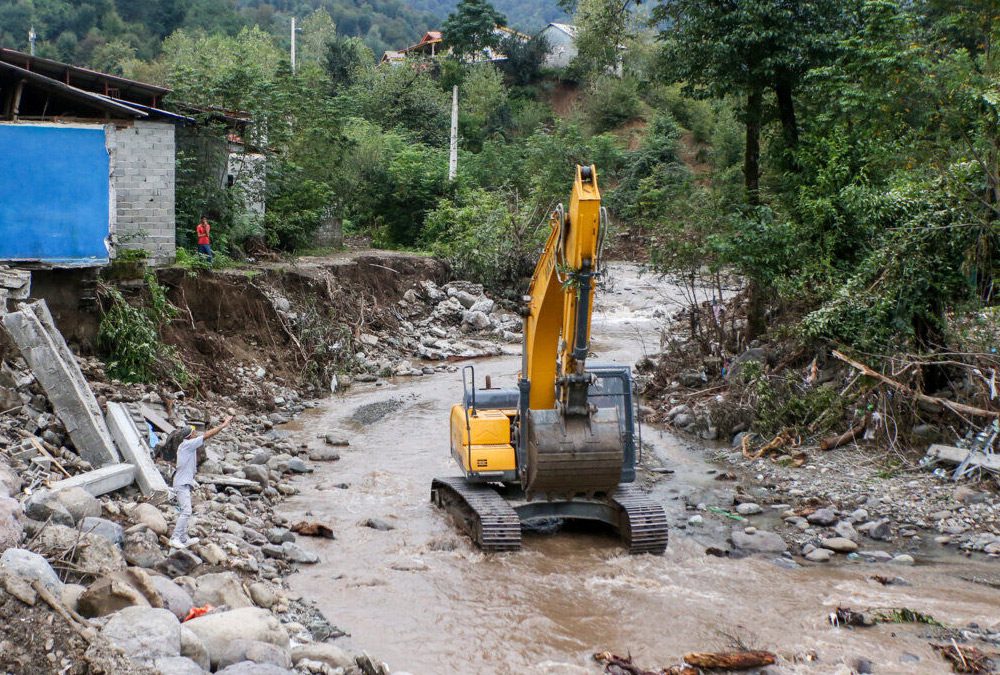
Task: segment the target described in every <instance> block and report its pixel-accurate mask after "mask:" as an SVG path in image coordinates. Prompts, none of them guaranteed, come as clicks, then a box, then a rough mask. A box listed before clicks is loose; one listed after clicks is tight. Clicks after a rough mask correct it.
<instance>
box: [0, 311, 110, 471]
mask: <svg viewBox="0 0 1000 675" xmlns="http://www.w3.org/2000/svg"><path fill="white" fill-rule="evenodd" d="M2 320H3V325H4V328H6V329H7V332H8V333H9V334H10V336H11V338H12V339H13V340H14V343H15V344H17V347H18V349H20V351H21V355H22V356H24V359H25V361H27V362H28V365H29V366H30V367H31V369H32V371H33V372H34V375H35V377H36V378H37V379H38V382H39V383H40V384H41V385H42V387H43V388H44V389H45V393H46V394H47V395H48V397H49V400H50V401H51V402H52V407H53V408H54V409H55V413H56V415H58V416H59V419H60V420H62V423H63V425H64V426H65V427H66V431H67V432H68V433H69V436H70V438H71V439H73V445H75V446H76V449H77V452H78V453H79V454H80V456H81V457H83V458H84V459H85V460H87V461H88V462H90V464H91V466H94V467H102V466H106V465H108V464H116V463H118V461H119V457H118V451H117V450H115V445H114V442H113V441H112V440H111V434H110V433H109V432H108V427H107V425H106V424H105V423H104V417H103V416H102V415H101V409H100V406H98V405H97V399H95V398H94V394H93V392H92V391H91V390H90V386H89V385H88V384H87V381H86V379H85V378H84V377H83V373H82V372H81V371H80V366H79V365H78V364H77V362H76V358H75V357H74V356H73V352H71V351H70V349H69V346H67V344H66V341H65V340H64V339H63V337H62V334H61V333H60V332H59V330H58V329H57V328H56V326H55V323H54V322H53V320H52V315H51V314H50V313H49V309H48V307H47V306H46V304H45V301H44V300H39V301H37V302H34V303H31V304H21V305H20V309H19V310H18V311H16V312H11V313H9V314H4V315H3V319H2Z"/></svg>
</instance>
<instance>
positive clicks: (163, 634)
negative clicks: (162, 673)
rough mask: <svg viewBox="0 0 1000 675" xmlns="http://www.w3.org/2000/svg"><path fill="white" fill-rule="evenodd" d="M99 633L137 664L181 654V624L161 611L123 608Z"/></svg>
mask: <svg viewBox="0 0 1000 675" xmlns="http://www.w3.org/2000/svg"><path fill="white" fill-rule="evenodd" d="M101 632H102V633H103V634H104V636H105V637H106V638H108V640H110V641H111V642H112V643H113V644H115V645H117V646H119V647H121V648H122V649H124V650H125V653H126V654H128V656H129V658H131V659H132V661H135V662H137V663H149V662H151V661H152V660H153V659H158V658H163V657H171V656H180V655H181V623H180V621H178V620H177V617H176V616H174V615H173V614H171V613H170V612H169V611H167V610H165V609H159V608H154V607H126V608H125V609H123V610H121V611H120V612H117V613H115V614H112V615H111V618H110V619H109V620H108V622H107V623H106V624H105V625H104V628H103V629H102V630H101Z"/></svg>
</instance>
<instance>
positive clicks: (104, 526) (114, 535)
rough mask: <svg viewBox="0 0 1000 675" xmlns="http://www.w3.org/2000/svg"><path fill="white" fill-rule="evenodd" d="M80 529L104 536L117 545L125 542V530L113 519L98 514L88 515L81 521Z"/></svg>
mask: <svg viewBox="0 0 1000 675" xmlns="http://www.w3.org/2000/svg"><path fill="white" fill-rule="evenodd" d="M80 531H81V532H83V533H84V534H96V535H100V536H102V537H104V538H105V539H107V540H108V541H110V542H111V543H113V544H114V545H116V546H122V545H123V544H124V543H125V530H124V529H122V526H121V525H119V524H118V523H116V522H114V521H113V520H108V519H107V518H100V517H97V516H87V517H86V518H84V519H83V520H82V522H81V523H80Z"/></svg>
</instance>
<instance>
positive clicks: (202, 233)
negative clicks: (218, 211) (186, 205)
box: [198, 223, 212, 244]
mask: <svg viewBox="0 0 1000 675" xmlns="http://www.w3.org/2000/svg"><path fill="white" fill-rule="evenodd" d="M211 229H212V226H211V225H209V224H208V223H198V243H199V244H207V243H208V233H209V232H210V231H211Z"/></svg>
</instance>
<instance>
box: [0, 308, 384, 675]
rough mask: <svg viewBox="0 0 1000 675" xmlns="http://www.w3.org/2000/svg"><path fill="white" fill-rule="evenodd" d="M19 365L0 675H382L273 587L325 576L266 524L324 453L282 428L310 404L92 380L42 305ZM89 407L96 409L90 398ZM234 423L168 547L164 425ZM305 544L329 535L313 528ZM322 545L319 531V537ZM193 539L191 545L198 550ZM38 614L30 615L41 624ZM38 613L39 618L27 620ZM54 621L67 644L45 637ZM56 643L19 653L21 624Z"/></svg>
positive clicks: (13, 388) (15, 332)
mask: <svg viewBox="0 0 1000 675" xmlns="http://www.w3.org/2000/svg"><path fill="white" fill-rule="evenodd" d="M3 324H4V327H5V328H6V329H7V333H8V334H9V336H10V338H11V339H12V340H13V341H14V342H15V343H16V344H17V345H18V347H19V350H20V353H21V357H22V358H13V359H9V360H8V361H7V362H4V363H3V364H2V366H0V400H2V401H3V403H4V405H3V409H2V410H0V552H2V555H0V607H3V611H2V612H0V625H2V626H3V631H2V632H3V634H4V635H5V636H8V637H7V638H5V640H4V641H3V642H2V643H0V670H4V671H5V672H7V671H10V672H46V670H48V671H51V672H81V673H82V672H115V673H119V672H123V673H124V672H136V673H139V672H153V671H152V670H151V669H154V668H155V669H158V670H159V671H160V672H161V673H165V674H168V675H169V674H174V673H177V674H185V675H186V674H188V673H205V672H220V673H227V674H229V675H233V674H239V673H255V674H264V675H267V674H272V673H273V674H279V673H324V674H333V673H366V674H372V673H386V672H387V670H386V668H385V666H384V665H381V664H378V663H376V662H373V661H372V659H370V658H369V657H368V656H367V655H364V654H361V655H353V656H352V655H350V654H348V653H347V652H345V651H344V650H343V649H342V648H341V647H340V646H339V645H338V644H335V643H334V642H333V641H334V640H335V639H336V638H337V637H339V636H341V635H343V633H342V632H341V631H339V630H337V629H336V628H335V627H334V626H332V625H331V624H330V623H329V622H328V621H326V620H325V619H324V618H323V617H322V616H321V615H320V614H319V613H318V612H317V611H315V610H314V609H312V608H311V607H309V606H307V605H304V604H302V603H301V602H300V601H299V599H298V598H297V597H295V596H294V595H293V594H291V593H290V592H289V591H288V589H287V586H286V585H285V584H284V583H283V578H284V577H285V575H287V574H288V573H289V572H290V571H292V570H293V568H294V566H295V565H297V564H310V563H316V562H318V558H317V556H316V555H315V554H312V553H310V552H308V551H306V550H304V549H303V548H301V547H299V546H298V545H297V544H296V534H294V533H293V532H292V529H301V528H296V527H295V526H294V525H292V524H291V523H288V522H286V520H285V519H284V518H283V517H282V516H280V515H278V514H276V513H275V511H274V508H275V505H276V504H277V503H278V502H279V501H280V500H281V499H283V498H284V497H285V496H286V495H291V494H295V493H296V492H297V488H296V487H295V485H294V484H293V482H292V478H293V477H294V476H296V475H298V474H304V473H307V472H309V471H311V470H312V468H311V466H310V463H311V462H317V461H334V460H336V459H337V458H338V455H337V452H336V450H335V449H333V448H328V447H323V448H309V447H306V446H299V447H296V446H295V445H293V444H292V443H291V442H290V441H289V440H288V438H287V436H288V432H284V431H280V430H276V429H275V428H274V426H275V424H278V423H281V422H283V421H287V419H288V418H289V417H291V416H294V415H295V414H296V413H298V412H301V411H302V410H304V409H305V408H307V407H309V406H310V405H312V404H311V403H310V402H303V401H301V400H299V399H298V397H297V396H296V395H295V394H294V392H287V393H286V394H287V395H286V396H283V397H276V399H275V403H276V406H277V410H276V412H274V413H271V414H270V415H268V416H264V415H249V414H240V411H239V410H237V409H235V408H233V407H231V403H232V402H231V401H226V400H224V399H221V398H218V397H217V398H216V399H215V400H214V401H212V402H210V403H206V402H204V401H198V402H197V404H195V403H194V402H189V401H188V400H187V399H186V397H185V396H184V394H183V392H177V393H175V394H173V395H169V396H165V395H163V394H161V393H160V392H158V391H157V390H156V388H155V387H152V386H144V385H124V384H121V383H109V382H95V383H94V387H93V389H92V388H91V384H90V383H89V382H88V381H87V379H86V378H85V377H84V374H83V373H84V370H83V369H81V367H80V365H81V363H82V364H83V366H84V368H85V369H86V370H88V371H91V370H98V368H99V363H98V362H95V361H93V360H79V359H77V358H76V357H74V356H73V355H72V353H71V352H69V350H68V348H67V347H66V345H65V342H63V341H62V338H61V336H60V335H59V333H58V331H57V330H56V329H55V327H54V325H53V324H52V321H51V317H50V316H49V315H48V310H47V308H46V307H45V305H44V303H43V302H39V303H34V304H32V305H22V306H21V308H20V310H19V311H17V312H13V313H10V314H6V315H4V316H3ZM95 393H96V394H97V395H96V396H95ZM223 414H230V415H235V416H236V417H235V423H234V424H232V425H231V426H230V427H228V428H226V429H225V430H223V431H222V432H221V433H219V434H218V435H217V436H216V437H215V438H213V439H212V440H211V441H209V443H207V444H206V449H207V453H206V454H207V457H206V459H205V460H204V461H203V462H202V463H201V464H200V466H199V472H198V474H197V476H196V480H197V481H198V483H199V487H198V488H197V489H196V491H195V499H194V517H193V519H192V524H191V527H190V529H189V534H190V535H191V536H192V537H195V538H196V539H197V542H196V543H193V544H192V545H190V546H188V547H186V548H181V549H172V548H170V547H169V545H168V537H169V534H170V532H171V531H172V528H173V525H174V523H175V522H176V518H177V513H178V512H177V509H176V508H175V507H174V506H173V505H172V504H171V503H170V500H169V494H168V493H169V489H168V487H167V486H168V483H169V480H170V478H171V476H172V470H173V467H172V466H171V465H170V464H169V463H166V462H163V461H161V460H154V458H153V455H154V453H153V452H152V448H151V446H155V445H156V440H157V438H158V437H159V438H163V437H164V436H165V435H166V434H167V433H169V432H170V431H171V430H172V429H173V428H174V427H176V426H179V425H182V424H190V425H192V426H195V427H200V428H207V427H208V426H211V425H212V419H211V415H215V416H221V415H223ZM313 525H314V527H312V528H306V529H305V530H303V531H305V532H307V533H318V534H320V535H322V534H324V529H323V528H322V527H315V525H316V524H313ZM327 532H328V530H327ZM192 541H193V540H192ZM33 612H35V614H33ZM39 612H41V613H46V615H45V616H41V615H38V614H37V613H39ZM54 624H58V626H59V629H58V630H55V629H52V628H51V626H52V625H54ZM31 625H38V626H46V625H47V626H49V628H47V629H46V630H45V632H46V634H47V635H51V636H62V637H59V638H58V639H59V643H56V642H55V640H56V637H50V638H49V639H48V640H47V641H46V640H42V639H39V638H38V636H37V635H36V636H34V637H35V639H20V638H19V637H18V636H19V632H18V631H20V630H24V627H25V626H31Z"/></svg>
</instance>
